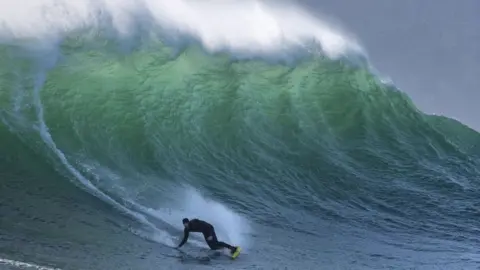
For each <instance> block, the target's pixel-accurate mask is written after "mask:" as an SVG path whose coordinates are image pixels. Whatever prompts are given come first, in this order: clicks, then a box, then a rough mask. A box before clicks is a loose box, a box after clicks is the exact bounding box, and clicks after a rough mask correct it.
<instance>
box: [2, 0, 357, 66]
mask: <svg viewBox="0 0 480 270" xmlns="http://www.w3.org/2000/svg"><path fill="white" fill-rule="evenodd" d="M147 18H148V19H149V20H148V22H149V25H150V26H153V27H159V28H162V29H163V30H164V31H165V30H166V33H169V34H172V38H178V34H183V35H186V36H189V37H194V38H196V39H197V40H198V41H200V42H201V44H202V45H203V46H204V48H205V49H207V50H209V51H211V52H215V51H222V50H231V51H235V52H239V53H242V54H250V53H252V54H259V53H260V54H265V53H267V54H269V53H278V52H284V51H285V50H287V49H288V48H290V47H291V46H294V47H296V46H300V47H307V48H308V46H309V44H311V43H312V42H314V43H318V44H320V46H321V48H322V51H323V52H324V53H325V54H326V55H328V56H329V57H332V58H335V57H339V56H341V55H343V54H345V53H348V52H352V51H353V52H357V53H362V52H363V51H362V49H361V47H360V46H359V45H358V44H357V43H356V42H355V41H354V40H353V39H352V38H350V37H348V36H347V35H346V34H344V33H340V32H339V31H338V29H335V27H333V26H331V25H329V24H327V23H325V22H323V21H320V20H318V19H316V18H314V17H313V16H311V15H309V14H307V13H306V12H305V11H303V10H301V9H300V8H298V7H295V6H293V5H285V4H284V5H280V4H275V5H274V6H272V5H271V4H269V5H266V4H264V3H261V2H260V1H258V0H244V1H219V0H210V1H188V0H176V1H173V0H124V1H116V0H80V1H68V0H39V1H28V2H23V1H22V2H11V1H10V2H6V1H2V2H1V3H0V37H1V39H2V40H3V41H6V40H8V41H11V40H12V39H34V40H41V41H43V42H46V43H48V42H49V41H51V42H52V44H55V43H56V42H57V41H58V39H61V37H62V36H63V35H65V34H67V33H69V32H71V31H75V30H78V29H85V28H92V27H100V26H101V25H102V24H103V23H105V22H106V21H108V22H109V23H110V24H111V25H112V26H113V28H114V29H115V31H116V34H118V35H120V36H125V37H128V36H129V35H132V34H134V32H135V31H136V30H135V29H136V28H135V27H136V26H137V25H138V24H141V23H144V22H145V21H146V20H147Z"/></svg>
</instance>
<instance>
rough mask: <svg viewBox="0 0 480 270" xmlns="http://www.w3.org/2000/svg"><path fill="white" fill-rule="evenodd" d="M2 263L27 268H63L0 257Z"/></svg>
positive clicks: (54, 269) (38, 269) (42, 269)
mask: <svg viewBox="0 0 480 270" xmlns="http://www.w3.org/2000/svg"><path fill="white" fill-rule="evenodd" d="M2 264H4V265H10V266H15V267H21V268H26V269H32V268H33V269H37V270H61V269H60V268H51V267H46V266H40V265H37V264H32V263H26V262H21V261H14V260H9V259H2V258H0V265H2Z"/></svg>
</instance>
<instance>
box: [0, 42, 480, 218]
mask: <svg viewBox="0 0 480 270" xmlns="http://www.w3.org/2000/svg"><path fill="white" fill-rule="evenodd" d="M59 48H60V50H59V51H58V52H57V51H49V52H42V53H33V52H32V51H31V50H24V49H20V48H19V47H14V46H4V47H3V48H2V49H1V54H0V55H1V56H0V57H1V58H2V61H1V63H2V64H1V87H2V93H1V94H0V98H1V99H0V101H1V105H2V119H3V122H4V124H6V126H8V127H10V128H11V130H12V131H13V132H14V133H17V134H18V136H20V137H21V138H22V139H23V140H24V141H25V142H26V143H27V144H29V145H31V147H33V148H36V149H38V150H39V151H40V152H42V153H44V154H45V155H46V156H48V157H52V158H53V160H54V163H55V164H57V165H59V166H58V167H60V170H64V169H62V168H61V167H65V164H67V163H68V166H72V167H73V168H74V169H75V170H76V171H77V172H78V173H80V174H82V175H83V176H84V177H85V178H86V180H87V182H88V183H89V184H88V185H93V186H94V187H96V188H98V189H99V190H101V191H103V192H105V193H107V194H109V196H111V197H113V198H117V199H118V200H121V198H130V199H132V200H141V199H140V197H142V198H143V197H145V198H147V199H145V202H144V203H148V202H151V201H152V198H158V197H162V198H168V197H169V193H168V192H166V191H167V190H168V187H169V186H171V185H176V184H180V183H189V184H191V185H194V186H197V187H204V188H207V189H209V190H212V191H214V192H215V194H216V195H215V196H220V197H221V196H225V197H228V198H234V199H235V200H238V201H242V202H243V204H244V205H245V207H247V208H248V207H250V208H251V209H252V211H253V210H254V209H259V208H258V204H259V200H260V198H261V199H265V200H267V201H269V202H271V203H275V204H280V205H284V206H291V207H294V208H295V207H298V208H299V209H307V210H308V211H313V212H319V211H320V212H321V211H323V210H324V209H325V208H328V206H325V205H324V204H322V202H324V201H325V200H331V199H333V200H336V201H337V200H340V201H341V200H344V199H346V198H357V199H358V200H367V201H368V200H380V201H383V203H385V204H387V205H389V206H388V208H391V209H396V207H397V206H399V205H400V204H402V203H403V204H406V205H404V206H403V207H405V209H408V210H405V211H417V212H418V213H419V214H420V213H421V210H420V209H421V207H419V206H418V203H422V202H425V200H426V199H425V198H422V195H421V194H418V195H415V194H410V195H408V196H409V197H413V199H411V205H409V203H408V202H407V203H406V202H405V197H403V196H406V194H407V192H409V190H411V189H420V190H430V191H432V192H434V194H437V193H438V194H442V192H443V191H442V190H443V189H444V188H454V189H456V188H458V186H459V185H460V186H471V185H476V183H472V181H471V178H470V177H471V176H472V175H478V171H477V170H476V169H475V166H476V164H478V159H474V158H472V154H473V152H475V151H476V150H475V148H474V147H470V146H471V145H472V144H475V143H477V145H478V140H479V136H478V134H477V133H475V132H470V133H468V138H469V139H468V145H462V139H458V137H456V138H454V136H464V135H461V134H467V131H464V130H466V128H464V127H459V128H458V129H460V130H456V131H451V128H452V127H453V126H452V125H451V124H450V123H449V121H450V120H444V121H443V120H442V122H439V121H437V120H435V118H434V117H431V116H426V115H424V114H423V113H421V112H420V111H419V110H418V109H417V108H416V107H415V106H414V105H413V104H412V102H411V101H410V99H409V98H408V97H407V96H406V95H405V94H403V93H401V92H399V91H397V90H396V89H395V88H394V87H392V86H388V85H385V84H383V83H382V82H381V81H380V80H378V78H377V77H376V76H374V75H373V74H372V73H370V72H369V70H368V69H367V68H363V67H362V66H354V65H351V64H350V63H349V61H348V59H341V60H330V59H328V58H325V57H322V56H320V55H309V57H306V58H303V59H302V60H301V61H298V62H297V63H295V64H289V65H287V64H283V63H271V62H266V61H263V60H261V59H243V60H240V59H236V58H233V57H231V55H230V54H228V53H219V54H215V55H212V54H207V53H205V52H204V51H203V50H202V49H201V48H200V47H198V46H195V45H190V46H188V47H185V48H184V49H183V50H181V51H177V50H174V49H172V47H169V46H168V45H166V44H165V43H163V42H162V41H161V40H158V39H153V38H148V39H146V38H145V39H141V41H139V42H138V44H137V45H136V46H134V48H133V49H131V48H130V50H128V51H126V52H125V51H124V52H122V51H121V50H120V49H121V47H117V45H116V44H115V43H114V42H111V41H108V40H99V39H94V38H93V37H91V36H71V37H70V38H69V39H66V40H65V41H63V43H62V44H61V46H60V47H59ZM119 48H120V49H119ZM446 130H447V131H446ZM452 134H456V135H452ZM459 134H460V135H459ZM465 136H467V135H465ZM42 141H43V143H42ZM469 145H470V146H469ZM45 146H47V147H45ZM38 147H39V148H38ZM52 149H53V150H55V151H53V150H52ZM477 149H478V147H477ZM59 153H61V154H62V155H65V157H64V158H65V159H62V157H59ZM477 154H478V153H477ZM442 166H446V167H445V168H448V169H440V168H441V167H442ZM461 168H465V169H464V170H462V169H461ZM67 171H68V170H67ZM442 173H443V174H442ZM418 175H422V177H420V178H418ZM442 175H443V176H442ZM445 175H448V176H447V177H445ZM450 177H453V178H456V179H457V180H456V181H457V182H455V183H453V182H451V181H450V180H448V179H449V178H450ZM422 179H428V181H427V180H425V181H424V180H422ZM398 183H401V184H398ZM84 184H85V183H84ZM158 192H161V194H163V195H162V196H158ZM139 194H142V195H141V196H140V195H139ZM439 196H440V195H439ZM371 203H373V201H372V202H371ZM264 204H265V203H264ZM266 204H268V203H266ZM378 207H380V206H378ZM434 207H440V208H441V206H434ZM322 209H323V210H322ZM262 211H263V210H262ZM392 211H393V210H392ZM395 211H404V210H398V209H397V210H395Z"/></svg>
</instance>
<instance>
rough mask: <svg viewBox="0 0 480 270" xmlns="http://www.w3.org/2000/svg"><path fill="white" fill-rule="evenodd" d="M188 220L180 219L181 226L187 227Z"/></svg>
mask: <svg viewBox="0 0 480 270" xmlns="http://www.w3.org/2000/svg"><path fill="white" fill-rule="evenodd" d="M189 221H190V220H188V218H184V219H182V223H183V226H185V228H186V227H188V222H189Z"/></svg>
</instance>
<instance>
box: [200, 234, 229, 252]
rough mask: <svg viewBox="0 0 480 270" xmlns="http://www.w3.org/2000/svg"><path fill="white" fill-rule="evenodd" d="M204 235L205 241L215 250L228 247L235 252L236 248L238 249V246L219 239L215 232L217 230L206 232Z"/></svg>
mask: <svg viewBox="0 0 480 270" xmlns="http://www.w3.org/2000/svg"><path fill="white" fill-rule="evenodd" d="M204 236H205V241H207V245H208V246H209V247H210V248H211V249H213V250H217V249H221V248H228V249H230V251H231V252H235V250H236V249H237V248H236V247H234V246H231V245H229V244H227V243H225V242H220V241H218V240H217V235H216V234H215V230H212V231H211V232H210V233H208V235H207V234H204Z"/></svg>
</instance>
